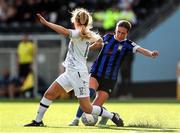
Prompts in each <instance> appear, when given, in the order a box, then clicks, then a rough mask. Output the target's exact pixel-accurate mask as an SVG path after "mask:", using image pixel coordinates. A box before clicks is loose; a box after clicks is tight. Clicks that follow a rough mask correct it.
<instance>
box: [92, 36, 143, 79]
mask: <svg viewBox="0 0 180 133" xmlns="http://www.w3.org/2000/svg"><path fill="white" fill-rule="evenodd" d="M103 43H104V45H103V47H102V49H101V51H100V53H99V55H98V57H97V59H96V60H95V61H94V63H93V65H92V67H91V71H90V73H92V74H93V75H96V76H97V77H102V78H105V79H111V80H116V79H117V75H118V71H119V68H120V63H121V61H122V59H123V57H124V56H125V53H126V52H128V51H131V52H136V49H137V48H138V47H140V46H138V45H137V44H135V43H134V42H132V41H130V40H128V39H125V40H122V41H118V40H116V39H115V36H114V35H112V34H106V35H105V36H104V37H103Z"/></svg>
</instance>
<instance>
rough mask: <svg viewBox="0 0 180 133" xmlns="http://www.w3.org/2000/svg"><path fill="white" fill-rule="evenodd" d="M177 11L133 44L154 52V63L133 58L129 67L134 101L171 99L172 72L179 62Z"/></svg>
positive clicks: (173, 88)
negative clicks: (131, 65)
mask: <svg viewBox="0 0 180 133" xmlns="http://www.w3.org/2000/svg"><path fill="white" fill-rule="evenodd" d="M179 23H180V9H178V10H177V11H176V12H175V13H174V14H172V15H171V16H170V17H169V18H168V19H166V21H164V22H162V23H161V24H160V25H159V26H158V27H157V28H156V29H153V30H152V31H150V33H149V34H148V35H147V36H146V37H145V38H143V39H141V40H139V41H138V42H137V43H138V44H139V45H141V46H143V47H145V48H148V49H150V50H153V49H157V50H158V51H159V52H160V56H159V57H158V58H156V59H149V58H145V57H143V56H142V55H140V54H136V57H135V60H134V64H133V89H132V90H133V94H134V96H135V97H175V96H176V69H177V62H178V61H180V45H179V43H180V29H179V27H178V24H179Z"/></svg>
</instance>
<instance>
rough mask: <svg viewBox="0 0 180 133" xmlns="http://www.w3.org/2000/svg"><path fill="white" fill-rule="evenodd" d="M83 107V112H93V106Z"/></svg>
mask: <svg viewBox="0 0 180 133" xmlns="http://www.w3.org/2000/svg"><path fill="white" fill-rule="evenodd" d="M81 109H82V110H83V112H85V113H87V114H90V113H91V112H92V107H91V106H81Z"/></svg>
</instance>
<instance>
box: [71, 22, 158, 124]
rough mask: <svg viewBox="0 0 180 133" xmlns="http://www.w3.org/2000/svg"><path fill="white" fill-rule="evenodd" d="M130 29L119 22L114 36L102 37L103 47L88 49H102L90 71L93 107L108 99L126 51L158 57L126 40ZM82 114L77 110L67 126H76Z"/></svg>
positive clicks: (103, 119) (156, 52)
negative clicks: (93, 96)
mask: <svg viewBox="0 0 180 133" xmlns="http://www.w3.org/2000/svg"><path fill="white" fill-rule="evenodd" d="M130 29H131V24H130V23H129V22H128V21H126V20H120V21H119V22H118V23H117V25H116V29H115V35H112V34H106V35H105V36H104V37H103V45H101V46H100V45H99V47H98V45H96V47H92V48H91V47H90V49H96V48H100V47H102V49H101V51H100V54H99V55H98V57H97V59H96V60H95V61H94V63H93V65H92V68H91V71H90V73H91V77H90V96H92V95H93V94H94V93H95V90H96V97H95V99H94V101H93V105H98V106H102V105H103V104H104V102H105V101H106V100H107V99H108V98H109V96H110V93H111V92H112V90H113V88H114V86H115V83H116V80H117V75H118V71H119V69H120V63H121V61H122V59H123V57H124V55H125V54H126V52H127V51H131V52H133V53H135V52H138V53H141V54H143V55H144V56H148V57H152V58H155V57H156V56H158V55H159V52H158V51H156V50H154V51H150V50H147V49H145V48H142V47H140V46H139V45H137V44H135V43H134V42H132V41H130V40H128V39H126V37H127V35H128V33H129V30H130ZM82 113H83V112H82V110H81V108H79V109H78V111H77V114H76V118H75V119H74V120H73V121H72V122H71V123H70V124H69V125H70V126H78V124H79V118H80V117H81V116H82ZM107 120H108V119H107V118H105V117H102V119H101V121H100V122H99V124H101V125H105V124H106V123H107Z"/></svg>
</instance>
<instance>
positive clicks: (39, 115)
mask: <svg viewBox="0 0 180 133" xmlns="http://www.w3.org/2000/svg"><path fill="white" fill-rule="evenodd" d="M51 103H52V101H51V100H48V99H47V98H45V97H43V98H42V99H41V101H40V105H39V109H38V111H37V115H36V119H35V121H36V122H41V121H42V118H43V116H44V113H45V112H46V110H47V109H48V107H49V105H50V104H51Z"/></svg>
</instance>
